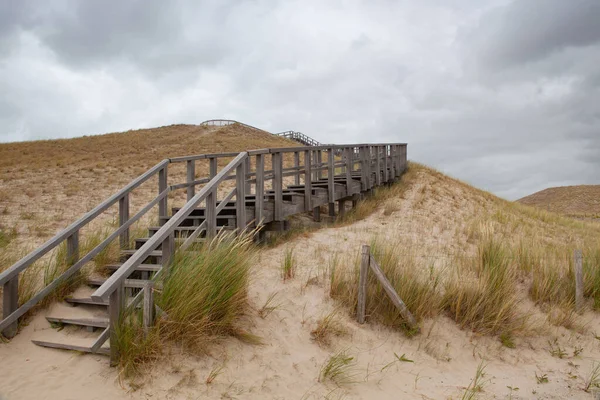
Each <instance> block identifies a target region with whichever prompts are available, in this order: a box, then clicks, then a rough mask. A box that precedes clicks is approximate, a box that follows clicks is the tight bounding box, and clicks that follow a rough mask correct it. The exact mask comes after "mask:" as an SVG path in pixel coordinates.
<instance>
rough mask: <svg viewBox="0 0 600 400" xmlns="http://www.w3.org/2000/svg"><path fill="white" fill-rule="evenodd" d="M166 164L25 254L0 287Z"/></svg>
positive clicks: (5, 273) (3, 277) (0, 274)
mask: <svg viewBox="0 0 600 400" xmlns="http://www.w3.org/2000/svg"><path fill="white" fill-rule="evenodd" d="M168 163H169V160H163V161H161V162H160V163H158V164H156V165H155V166H154V167H152V168H150V169H149V170H148V171H146V172H145V173H144V174H142V175H141V176H139V177H138V178H136V179H134V180H133V181H132V182H131V183H130V184H128V185H126V186H125V187H124V188H123V189H121V190H119V191H118V192H117V193H115V194H113V195H112V196H111V197H109V198H108V199H106V200H105V201H103V202H102V203H100V204H99V205H98V206H96V207H94V208H93V209H92V210H90V211H89V212H87V213H86V214H85V215H84V216H83V217H81V218H79V219H78V220H77V221H75V222H73V223H72V224H71V225H69V226H68V227H67V228H65V229H64V230H62V231H61V232H60V233H58V234H56V235H55V236H54V237H52V238H51V239H49V240H48V241H46V242H45V243H44V244H43V245H41V246H40V247H38V248H37V249H35V250H34V251H32V252H31V253H29V254H27V256H25V257H23V258H22V259H21V260H19V261H17V262H16V263H15V264H13V265H12V266H11V267H10V268H7V269H5V270H4V271H2V272H0V285H4V283H6V282H7V281H8V280H10V279H12V277H14V276H15V275H17V274H19V273H20V272H21V271H23V270H24V269H26V268H27V267H29V266H30V265H31V264H33V263H34V262H35V261H37V260H39V259H40V258H41V257H43V256H44V255H45V254H47V253H48V252H49V251H51V250H52V249H54V248H55V247H56V246H58V245H59V244H61V243H62V242H63V241H64V240H66V239H67V237H69V236H71V235H72V234H73V232H75V231H77V230H79V229H80V228H81V227H83V226H85V225H87V224H88V223H89V222H90V221H92V220H93V219H94V218H96V217H97V216H98V215H100V214H101V213H102V212H104V211H106V210H107V209H108V208H109V207H111V206H112V205H113V204H115V203H116V202H117V201H118V200H119V199H120V198H121V197H122V196H123V195H124V194H125V193H129V192H130V191H132V190H133V189H135V188H137V187H138V186H140V185H141V184H142V183H144V182H145V181H147V180H148V179H149V178H151V177H152V176H154V174H156V173H157V171H159V170H160V169H161V168H163V167H164V166H165V165H167V164H168Z"/></svg>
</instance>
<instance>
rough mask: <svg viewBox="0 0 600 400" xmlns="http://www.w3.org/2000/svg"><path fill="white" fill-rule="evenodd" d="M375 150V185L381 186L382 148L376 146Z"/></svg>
mask: <svg viewBox="0 0 600 400" xmlns="http://www.w3.org/2000/svg"><path fill="white" fill-rule="evenodd" d="M374 149H375V184H376V185H377V186H379V185H381V147H379V146H374Z"/></svg>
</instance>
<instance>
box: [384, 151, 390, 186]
mask: <svg viewBox="0 0 600 400" xmlns="http://www.w3.org/2000/svg"><path fill="white" fill-rule="evenodd" d="M383 181H384V182H388V181H389V176H388V147H387V146H383Z"/></svg>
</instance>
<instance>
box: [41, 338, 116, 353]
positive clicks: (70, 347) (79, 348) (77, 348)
mask: <svg viewBox="0 0 600 400" xmlns="http://www.w3.org/2000/svg"><path fill="white" fill-rule="evenodd" d="M31 342H32V343H33V344H36V345H38V346H41V347H49V348H51V349H60V350H72V351H77V352H79V353H94V352H93V351H92V347H91V346H90V347H85V346H75V345H71V344H67V343H56V342H44V341H41V340H32V341H31ZM95 354H102V355H106V356H108V355H110V349H109V348H107V347H100V348H99V349H98V350H97V351H96V352H95Z"/></svg>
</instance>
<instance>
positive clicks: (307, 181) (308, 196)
mask: <svg viewBox="0 0 600 400" xmlns="http://www.w3.org/2000/svg"><path fill="white" fill-rule="evenodd" d="M310 153H311V151H310V150H304V211H310V210H311V209H312V180H311V179H312V178H311V175H312V172H311V170H312V168H311V159H310Z"/></svg>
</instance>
